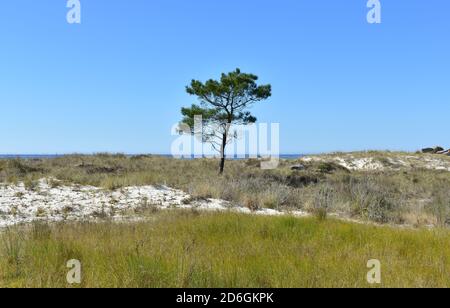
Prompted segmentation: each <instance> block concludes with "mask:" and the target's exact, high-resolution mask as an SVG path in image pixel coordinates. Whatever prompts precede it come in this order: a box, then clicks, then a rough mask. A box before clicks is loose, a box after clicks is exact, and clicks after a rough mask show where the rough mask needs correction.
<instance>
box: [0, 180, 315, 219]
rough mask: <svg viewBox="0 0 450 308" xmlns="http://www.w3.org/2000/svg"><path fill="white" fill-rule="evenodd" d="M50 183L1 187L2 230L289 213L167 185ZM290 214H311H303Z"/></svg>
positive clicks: (42, 181) (293, 213) (41, 182)
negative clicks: (160, 216) (174, 216)
mask: <svg viewBox="0 0 450 308" xmlns="http://www.w3.org/2000/svg"><path fill="white" fill-rule="evenodd" d="M52 181H55V180H52ZM49 182H50V181H49V180H46V179H42V180H40V181H39V184H38V185H37V187H35V188H34V189H33V190H29V189H26V188H25V185H24V184H23V183H19V184H17V185H6V184H3V185H1V186H0V227H7V226H12V225H15V224H21V223H30V222H33V221H53V222H56V221H65V220H69V221H70V220H72V221H73V220H96V219H99V218H102V217H110V218H113V219H123V218H127V217H136V215H133V214H132V213H135V211H136V210H139V209H145V208H157V209H198V210H204V211H236V212H240V213H249V214H250V213H253V214H257V215H271V216H275V215H285V214H287V213H285V212H280V211H275V210H271V209H263V210H259V211H255V212H252V211H250V210H249V209H248V208H245V207H237V206H233V205H232V204H230V203H229V202H226V201H223V200H216V199H207V200H192V198H191V196H189V195H188V194H186V193H184V192H183V191H180V190H176V189H172V188H169V187H165V186H141V187H137V186H135V187H126V188H123V189H120V190H117V191H106V190H102V189H99V188H96V187H91V186H78V185H71V186H58V187H52V186H50V185H49ZM289 214H291V215H295V216H306V215H307V214H306V213H304V212H301V211H297V212H292V213H289Z"/></svg>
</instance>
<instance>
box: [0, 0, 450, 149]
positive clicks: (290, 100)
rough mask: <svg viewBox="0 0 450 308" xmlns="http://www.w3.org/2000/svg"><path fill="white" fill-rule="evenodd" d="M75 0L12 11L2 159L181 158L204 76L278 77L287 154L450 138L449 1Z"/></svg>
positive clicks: (2, 16) (4, 51)
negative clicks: (183, 129) (74, 11)
mask: <svg viewBox="0 0 450 308" xmlns="http://www.w3.org/2000/svg"><path fill="white" fill-rule="evenodd" d="M366 3H367V1H366V0H345V1H332V0H308V1H305V0H276V1H275V0H244V1H243V0H214V1H212V0H132V1H131V0H110V1H107V0H81V4H82V24H81V25H69V24H68V23H67V22H66V13H67V8H66V0H38V1H37V0H3V1H2V2H1V5H0V104H1V105H0V107H1V109H0V112H1V118H0V153H14V154H17V153H52V154H53V153H71V152H98V151H109V152H126V153H143V152H145V153H149V152H152V153H168V152H169V151H170V144H171V141H172V137H171V135H170V129H171V127H172V125H173V124H174V123H176V122H177V121H178V120H179V119H180V108H181V107H182V106H185V105H190V104H191V103H193V102H195V99H194V98H193V97H190V96H188V95H187V94H186V93H185V92H184V87H185V86H186V85H187V84H188V83H189V81H190V80H191V79H192V78H195V79H201V80H204V79H207V78H210V77H218V76H219V75H220V73H221V72H227V71H231V70H233V69H235V68H236V67H240V68H241V69H242V70H243V71H246V72H252V73H255V74H257V75H259V76H260V79H261V82H264V83H271V84H272V85H273V97H272V98H271V99H270V100H269V101H268V102H265V103H263V104H261V105H260V106H259V107H255V108H254V109H253V112H254V113H255V115H256V116H257V117H258V118H259V120H260V122H279V123H280V125H281V128H280V129H281V152H283V153H311V152H324V151H335V150H345V151H348V150H366V149H391V150H416V149H418V148H420V147H422V146H432V145H437V144H442V145H444V146H450V142H449V141H450V140H449V137H448V135H449V116H450V82H449V81H450V18H449V12H450V1H448V0H433V1H426V0H381V3H382V6H383V8H382V13H383V15H382V24H381V25H370V24H368V23H367V21H366V14H367V11H368V9H367V8H366Z"/></svg>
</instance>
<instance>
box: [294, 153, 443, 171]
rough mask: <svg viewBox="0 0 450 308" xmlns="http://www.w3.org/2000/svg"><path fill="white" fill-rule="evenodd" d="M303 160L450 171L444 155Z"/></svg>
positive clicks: (355, 168)
mask: <svg viewBox="0 0 450 308" xmlns="http://www.w3.org/2000/svg"><path fill="white" fill-rule="evenodd" d="M301 161H303V162H306V163H307V162H333V163H336V164H338V165H340V166H342V167H344V168H347V169H348V170H352V171H385V170H395V169H418V168H422V169H428V170H440V171H450V158H449V157H447V156H443V155H416V156H414V155H404V154H397V153H392V154H390V155H384V156H379V157H374V156H373V155H371V154H367V155H364V153H357V154H351V153H349V154H330V155H316V156H307V157H303V158H302V159H301Z"/></svg>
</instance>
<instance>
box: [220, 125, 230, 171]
mask: <svg viewBox="0 0 450 308" xmlns="http://www.w3.org/2000/svg"><path fill="white" fill-rule="evenodd" d="M227 135H228V133H225V134H223V136H222V148H221V150H220V169H219V174H220V175H222V174H223V171H224V169H225V158H226V157H225V147H226V146H227Z"/></svg>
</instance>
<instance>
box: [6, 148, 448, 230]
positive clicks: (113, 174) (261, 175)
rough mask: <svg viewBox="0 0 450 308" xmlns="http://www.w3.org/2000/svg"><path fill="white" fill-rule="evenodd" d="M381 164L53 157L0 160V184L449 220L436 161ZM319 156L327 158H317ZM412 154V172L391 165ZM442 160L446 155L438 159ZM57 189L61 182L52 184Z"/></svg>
mask: <svg viewBox="0 0 450 308" xmlns="http://www.w3.org/2000/svg"><path fill="white" fill-rule="evenodd" d="M336 155H344V156H345V155H347V156H348V155H351V156H354V157H366V156H368V155H369V156H370V157H372V158H373V159H374V160H375V161H376V162H378V163H380V164H383V165H386V169H385V170H383V171H377V170H374V171H358V170H348V169H346V168H343V167H340V166H339V165H337V164H336V163H334V162H330V161H328V162H327V161H325V162H324V161H322V162H320V161H311V162H302V164H304V165H305V169H304V170H300V171H292V170H291V169H290V167H291V166H292V165H293V164H296V163H298V162H299V161H295V160H289V161H281V164H280V166H279V168H278V169H276V170H261V168H260V161H258V160H245V161H229V162H227V166H226V169H225V174H224V175H223V176H219V175H218V174H217V167H218V166H217V160H214V159H202V160H194V161H187V160H175V159H170V158H164V157H156V156H136V157H126V156H124V155H108V154H99V155H94V156H83V155H70V156H65V157H60V158H56V159H35V160H0V183H8V182H9V183H11V182H13V183H16V182H18V181H24V182H25V185H26V186H27V187H28V188H29V189H33V187H35V186H36V181H37V180H38V179H40V178H43V177H46V178H56V179H59V180H62V181H63V182H62V183H63V184H64V182H66V183H77V184H81V185H93V186H97V187H103V188H105V189H108V190H115V189H120V188H121V187H124V186H133V185H148V184H165V185H168V186H171V187H173V188H178V189H181V190H184V191H185V192H187V193H189V194H191V195H192V196H193V198H217V199H223V200H227V201H230V202H232V203H235V204H237V205H240V206H246V207H248V208H250V209H259V208H272V209H277V210H297V209H300V210H305V211H308V212H310V213H313V214H317V215H319V216H326V215H327V214H329V213H337V214H339V215H340V216H344V217H347V218H352V219H357V220H362V221H372V222H377V223H383V224H384V223H387V224H408V225H412V226H418V227H420V226H428V225H435V226H446V225H447V224H448V223H449V222H450V190H449V189H448V188H449V187H450V172H448V171H444V170H428V169H426V168H424V165H425V164H426V163H427V164H429V160H434V159H435V157H437V156H430V155H421V154H411V153H389V152H364V153H351V154H335V155H334V156H336ZM323 157H324V158H327V157H333V155H326V156H323ZM408 157H413V158H414V159H415V160H414V164H413V167H412V168H403V167H401V166H400V167H399V166H396V165H395V164H393V163H392V159H393V158H401V159H406V158H408ZM438 158H439V159H441V160H442V161H443V162H444V163H450V158H449V157H445V156H439V157H438ZM54 185H61V182H54Z"/></svg>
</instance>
